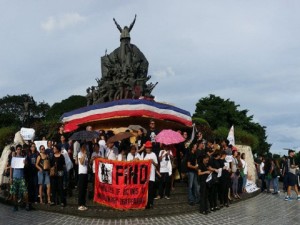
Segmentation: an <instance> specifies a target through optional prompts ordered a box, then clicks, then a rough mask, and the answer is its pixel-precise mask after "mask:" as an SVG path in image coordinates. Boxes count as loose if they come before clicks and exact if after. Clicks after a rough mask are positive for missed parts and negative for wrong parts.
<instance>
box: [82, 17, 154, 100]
mask: <svg viewBox="0 0 300 225" xmlns="http://www.w3.org/2000/svg"><path fill="white" fill-rule="evenodd" d="M113 21H114V22H115V25H116V26H117V28H118V30H119V31H120V33H121V35H120V47H118V48H117V49H115V50H114V51H113V52H111V53H110V54H108V53H107V49H106V50H105V54H104V56H102V57H101V71H102V78H101V79H99V78H96V81H97V86H96V87H93V86H92V87H90V88H88V89H87V95H86V98H87V103H88V105H91V104H99V103H102V102H109V101H113V100H118V99H139V98H143V97H145V98H146V99H154V97H153V96H152V95H151V92H152V90H153V89H154V87H155V86H156V85H157V82H156V84H153V83H150V84H147V82H148V80H149V79H150V78H151V76H149V75H148V66H149V63H148V61H147V59H146V57H145V56H144V54H143V53H142V52H141V51H140V50H139V48H138V47H137V46H135V45H134V44H131V43H130V31H131V30H132V28H133V26H134V24H135V21H136V15H135V17H134V20H133V22H132V23H131V24H130V26H129V27H127V26H125V27H124V28H123V29H122V28H121V26H120V25H119V24H118V23H117V21H116V20H115V18H113Z"/></svg>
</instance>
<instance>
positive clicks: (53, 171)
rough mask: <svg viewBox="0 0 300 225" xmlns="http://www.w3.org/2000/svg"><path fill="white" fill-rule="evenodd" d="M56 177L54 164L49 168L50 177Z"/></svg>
mask: <svg viewBox="0 0 300 225" xmlns="http://www.w3.org/2000/svg"><path fill="white" fill-rule="evenodd" d="M56 175H57V167H56V163H55V165H54V166H53V167H51V168H50V177H54V176H56Z"/></svg>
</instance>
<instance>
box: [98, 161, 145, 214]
mask: <svg viewBox="0 0 300 225" xmlns="http://www.w3.org/2000/svg"><path fill="white" fill-rule="evenodd" d="M95 165H96V166H95V193H94V201H95V202H98V203H100V204H103V205H106V206H110V207H112V208H115V209H121V210H127V209H142V208H145V206H146V204H147V199H148V184H149V177H150V170H151V167H150V166H151V161H150V160H140V161H130V162H124V161H116V160H107V159H101V158H99V159H96V160H95Z"/></svg>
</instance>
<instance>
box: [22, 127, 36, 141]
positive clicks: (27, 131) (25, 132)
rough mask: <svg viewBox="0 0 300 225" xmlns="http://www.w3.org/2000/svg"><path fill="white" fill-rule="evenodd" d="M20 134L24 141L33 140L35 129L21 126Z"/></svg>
mask: <svg viewBox="0 0 300 225" xmlns="http://www.w3.org/2000/svg"><path fill="white" fill-rule="evenodd" d="M20 133H21V136H22V138H23V139H24V140H25V141H29V140H31V141H33V140H34V136H35V130H34V129H32V128H24V127H22V128H21V131H20Z"/></svg>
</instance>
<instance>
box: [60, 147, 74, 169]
mask: <svg viewBox="0 0 300 225" xmlns="http://www.w3.org/2000/svg"><path fill="white" fill-rule="evenodd" d="M61 154H62V155H63V156H64V158H65V162H66V168H67V171H69V170H70V169H72V168H73V163H72V161H71V159H70V156H69V154H68V152H67V151H66V149H63V150H61Z"/></svg>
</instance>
